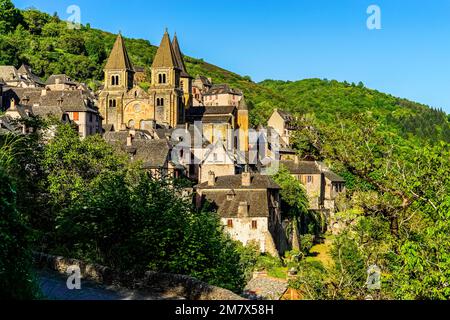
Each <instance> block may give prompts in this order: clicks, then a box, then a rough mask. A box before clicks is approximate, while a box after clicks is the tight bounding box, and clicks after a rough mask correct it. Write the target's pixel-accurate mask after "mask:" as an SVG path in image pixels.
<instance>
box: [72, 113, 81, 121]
mask: <svg viewBox="0 0 450 320" xmlns="http://www.w3.org/2000/svg"><path fill="white" fill-rule="evenodd" d="M79 120H80V114H79V113H78V112H74V113H73V121H79Z"/></svg>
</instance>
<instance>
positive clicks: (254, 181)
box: [196, 174, 280, 190]
mask: <svg viewBox="0 0 450 320" xmlns="http://www.w3.org/2000/svg"><path fill="white" fill-rule="evenodd" d="M250 181H251V182H250V186H249V187H244V186H243V185H242V175H240V174H239V175H234V176H222V177H217V178H216V184H215V185H214V186H209V185H208V182H204V183H201V184H198V185H197V186H196V188H197V189H202V190H203V189H225V190H226V189H233V190H241V189H242V190H252V189H264V190H265V189H280V186H279V185H277V184H276V183H275V182H274V181H273V180H272V178H271V177H269V176H264V175H261V174H253V175H252V176H251V180H250Z"/></svg>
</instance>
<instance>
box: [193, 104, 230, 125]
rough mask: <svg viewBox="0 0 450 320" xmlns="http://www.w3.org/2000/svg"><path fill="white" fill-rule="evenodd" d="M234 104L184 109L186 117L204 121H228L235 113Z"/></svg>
mask: <svg viewBox="0 0 450 320" xmlns="http://www.w3.org/2000/svg"><path fill="white" fill-rule="evenodd" d="M235 110H236V107H234V106H208V107H192V108H189V109H188V110H186V118H188V119H190V120H191V121H200V120H201V121H202V122H204V123H223V122H229V121H230V120H231V117H232V116H233V114H234V113H235Z"/></svg>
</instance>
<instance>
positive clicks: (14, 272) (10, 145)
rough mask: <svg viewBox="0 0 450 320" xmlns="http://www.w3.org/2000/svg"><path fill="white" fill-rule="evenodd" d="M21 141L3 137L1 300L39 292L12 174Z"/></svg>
mask: <svg viewBox="0 0 450 320" xmlns="http://www.w3.org/2000/svg"><path fill="white" fill-rule="evenodd" d="M19 145H20V141H17V140H16V138H14V137H11V136H0V181H1V183H0V299H2V300H3V299H33V298H36V297H37V294H38V291H37V287H36V283H35V281H34V277H33V273H32V265H31V238H30V230H29V228H28V226H27V224H26V221H25V219H24V215H23V214H22V212H20V211H19V210H18V208H17V201H16V200H17V188H16V182H15V180H14V177H13V174H11V171H13V170H14V169H13V168H12V167H14V166H15V163H14V155H15V154H16V153H17V152H18V149H17V147H18V146H19Z"/></svg>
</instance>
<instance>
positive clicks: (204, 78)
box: [195, 75, 212, 86]
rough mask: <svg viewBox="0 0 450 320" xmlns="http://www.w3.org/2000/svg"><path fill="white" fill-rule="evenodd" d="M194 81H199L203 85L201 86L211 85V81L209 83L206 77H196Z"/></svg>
mask: <svg viewBox="0 0 450 320" xmlns="http://www.w3.org/2000/svg"><path fill="white" fill-rule="evenodd" d="M195 80H196V81H197V80H200V81H201V82H202V83H203V85H205V86H211V85H212V83H211V81H209V79H208V78H207V77H205V76H201V75H197V77H196V78H195Z"/></svg>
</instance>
